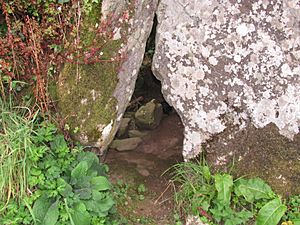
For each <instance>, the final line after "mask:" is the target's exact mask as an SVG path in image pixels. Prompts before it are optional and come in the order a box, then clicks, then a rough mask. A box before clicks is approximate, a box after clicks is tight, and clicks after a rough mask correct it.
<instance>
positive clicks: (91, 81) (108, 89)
mask: <svg viewBox="0 0 300 225" xmlns="http://www.w3.org/2000/svg"><path fill="white" fill-rule="evenodd" d="M156 7H157V0H137V1H117V0H115V1H112V0H103V1H102V8H101V9H102V11H101V10H100V9H97V8H96V9H94V11H93V12H92V13H91V14H90V15H89V16H87V17H85V18H84V21H83V29H85V30H83V35H82V36H81V39H83V40H84V41H86V42H91V40H92V39H93V35H95V34H93V32H95V30H96V29H95V30H93V27H97V26H98V23H99V21H100V15H101V16H102V17H101V20H102V21H105V20H109V19H111V18H112V15H113V16H114V17H113V18H114V19H115V18H119V19H118V20H117V23H115V24H114V23H112V24H111V25H110V29H111V30H112V31H113V32H112V33H113V37H112V38H111V39H99V40H98V43H97V44H96V46H94V47H95V48H97V47H100V46H104V47H102V49H103V51H102V54H103V56H104V58H108V59H111V58H115V57H116V56H117V55H118V54H120V53H121V54H122V55H123V56H124V58H123V60H122V61H112V62H109V63H103V62H100V63H94V64H88V65H78V66H77V65H76V64H70V63H66V64H65V66H64V69H63V70H62V72H61V74H60V77H59V83H58V96H59V99H58V107H59V109H60V111H61V114H62V117H63V118H65V120H66V123H67V124H68V125H69V126H70V131H73V130H79V132H78V133H76V134H75V133H74V134H73V137H74V138H76V139H78V140H79V141H81V142H82V143H83V144H85V145H92V146H96V147H99V148H100V151H103V150H104V149H105V148H106V147H107V145H108V144H109V143H110V142H111V140H112V139H113V137H114V135H115V133H116V131H117V129H118V127H119V124H120V121H121V118H122V116H123V113H124V111H125V109H126V106H127V104H128V102H129V100H130V98H131V95H132V93H133V90H134V85H135V80H136V77H137V72H138V70H139V67H140V65H141V63H142V59H143V55H144V50H145V45H146V40H147V38H148V36H149V33H150V31H151V27H152V23H153V18H154V12H155V10H156ZM97 10H98V11H97ZM88 44H91V43H88ZM78 128H79V129H78Z"/></svg>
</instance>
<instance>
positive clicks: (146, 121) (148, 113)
mask: <svg viewBox="0 0 300 225" xmlns="http://www.w3.org/2000/svg"><path fill="white" fill-rule="evenodd" d="M162 116H163V110H162V105H161V104H160V103H156V102H155V99H153V100H151V101H150V102H148V103H147V104H146V105H144V106H141V107H140V108H139V109H138V111H136V113H135V122H136V125H137V126H138V127H139V128H141V129H150V130H152V129H155V128H156V127H158V125H159V123H160V121H161V119H162Z"/></svg>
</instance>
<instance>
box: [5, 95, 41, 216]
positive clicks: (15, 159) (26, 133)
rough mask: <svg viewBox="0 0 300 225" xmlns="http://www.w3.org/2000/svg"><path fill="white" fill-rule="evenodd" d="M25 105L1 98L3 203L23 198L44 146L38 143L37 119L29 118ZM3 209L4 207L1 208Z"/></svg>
mask: <svg viewBox="0 0 300 225" xmlns="http://www.w3.org/2000/svg"><path fill="white" fill-rule="evenodd" d="M26 112H29V111H27V110H26V108H25V107H23V108H20V107H13V106H12V104H11V103H5V102H3V101H2V100H1V99H0V177H1V178H2V179H0V202H3V203H5V202H7V201H9V199H10V198H11V197H14V198H15V199H16V200H18V199H20V198H22V197H23V196H24V195H25V192H26V190H27V187H28V180H27V177H28V176H29V173H30V168H31V166H32V165H34V163H35V162H34V161H33V160H32V159H34V158H36V157H38V156H37V155H36V154H37V151H40V152H42V151H43V149H39V147H38V146H37V145H36V144H35V143H34V140H33V135H34V129H33V126H34V119H27V118H25V116H24V115H25V113H26ZM0 211H1V208H0Z"/></svg>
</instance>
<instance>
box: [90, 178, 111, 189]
mask: <svg viewBox="0 0 300 225" xmlns="http://www.w3.org/2000/svg"><path fill="white" fill-rule="evenodd" d="M91 185H92V188H93V189H95V190H97V191H106V190H110V188H111V185H110V182H109V181H108V179H107V178H106V177H104V176H98V177H93V178H92V179H91Z"/></svg>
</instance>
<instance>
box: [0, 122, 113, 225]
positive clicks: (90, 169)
mask: <svg viewBox="0 0 300 225" xmlns="http://www.w3.org/2000/svg"><path fill="white" fill-rule="evenodd" d="M30 137H31V140H32V143H34V144H35V145H34V148H32V149H31V152H32V154H31V156H30V158H29V159H30V164H29V165H31V169H30V170H29V172H28V173H27V177H26V178H27V180H28V183H29V185H28V187H29V189H31V190H34V191H33V193H31V195H28V196H23V197H22V198H21V201H20V203H16V202H15V200H14V199H11V200H10V201H9V203H8V204H7V206H6V208H3V209H2V211H0V224H35V225H55V224H71V225H89V224H99V225H101V224H117V222H116V221H114V220H112V219H111V218H110V216H111V213H112V212H113V210H114V200H113V197H112V193H111V188H112V187H111V184H110V182H109V181H108V179H107V177H106V173H107V171H108V168H107V166H106V165H103V164H101V163H100V162H99V159H98V157H97V156H96V155H95V154H94V153H92V152H84V151H82V149H81V148H78V147H75V148H73V149H70V148H69V146H68V144H67V142H66V141H65V139H64V136H63V135H60V134H57V133H56V128H55V126H53V125H52V124H49V123H46V122H43V123H41V124H39V125H38V126H37V127H35V130H34V133H33V134H31V136H30ZM0 169H1V168H0ZM3 205H4V202H3V201H1V202H0V206H2V207H3Z"/></svg>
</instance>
